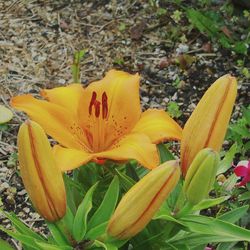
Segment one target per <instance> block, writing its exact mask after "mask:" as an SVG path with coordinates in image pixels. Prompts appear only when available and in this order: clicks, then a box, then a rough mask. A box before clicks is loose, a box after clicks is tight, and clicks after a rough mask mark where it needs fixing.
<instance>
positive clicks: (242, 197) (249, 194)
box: [238, 191, 250, 201]
mask: <svg viewBox="0 0 250 250" xmlns="http://www.w3.org/2000/svg"><path fill="white" fill-rule="evenodd" d="M238 200H239V201H245V200H250V191H247V192H245V193H243V194H241V195H240V196H239V199H238Z"/></svg>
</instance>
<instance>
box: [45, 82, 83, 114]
mask: <svg viewBox="0 0 250 250" xmlns="http://www.w3.org/2000/svg"><path fill="white" fill-rule="evenodd" d="M83 92H84V89H83V86H82V85H81V84H77V83H75V84H70V85H68V86H66V87H58V88H53V89H44V90H42V91H41V95H42V96H43V97H44V98H46V99H47V100H48V101H49V102H52V103H55V104H58V105H59V106H62V107H64V108H66V109H67V110H69V111H70V112H73V114H75V115H77V112H78V107H79V104H80V99H81V97H82V95H83Z"/></svg>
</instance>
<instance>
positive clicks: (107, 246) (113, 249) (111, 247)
mask: <svg viewBox="0 0 250 250" xmlns="http://www.w3.org/2000/svg"><path fill="white" fill-rule="evenodd" d="M94 244H95V245H96V246H97V247H103V248H104V249H105V250H118V248H117V247H116V246H114V245H112V244H109V243H104V242H101V241H98V240H95V241H94Z"/></svg>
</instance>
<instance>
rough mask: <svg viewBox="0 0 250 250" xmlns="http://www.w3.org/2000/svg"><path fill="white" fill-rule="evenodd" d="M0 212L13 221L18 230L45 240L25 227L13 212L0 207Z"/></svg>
mask: <svg viewBox="0 0 250 250" xmlns="http://www.w3.org/2000/svg"><path fill="white" fill-rule="evenodd" d="M0 212H2V213H3V214H4V215H5V216H6V217H7V218H8V219H9V220H10V221H11V222H12V223H13V225H14V226H15V228H16V230H17V231H18V232H20V233H22V234H25V235H27V236H30V237H32V238H34V239H37V240H41V241H44V242H45V239H44V238H43V237H42V236H40V235H39V234H37V233H35V232H34V231H32V230H31V229H30V228H29V227H27V226H26V225H25V224H24V223H23V222H22V221H21V220H20V219H19V218H18V217H17V216H16V215H15V214H14V213H6V212H4V211H3V210H2V209H1V208H0Z"/></svg>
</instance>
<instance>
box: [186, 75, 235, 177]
mask: <svg viewBox="0 0 250 250" xmlns="http://www.w3.org/2000/svg"><path fill="white" fill-rule="evenodd" d="M236 94H237V81H236V78H235V77H232V76H231V75H224V76H222V77H220V78H219V79H218V80H217V81H215V82H214V83H213V84H212V85H211V86H210V88H209V89H208V90H207V91H206V93H205V94H204V95H203V97H202V98H201V100H200V102H199V103H198V105H197V107H196V108H195V110H194V112H193V113H192V115H191V116H190V118H189V119H188V121H187V123H186V124H185V126H184V129H183V136H182V140H181V165H182V172H183V174H184V175H186V173H187V169H188V168H189V166H190V164H191V162H192V161H193V159H194V157H195V156H196V154H197V153H198V152H199V151H200V150H201V149H203V148H212V149H213V150H215V151H217V152H218V151H219V150H220V148H221V146H222V143H223V140H224V137H225V134H226V130H227V127H228V123H229V120H230V116H231V113H232V109H233V106H234V102H235V98H236Z"/></svg>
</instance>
